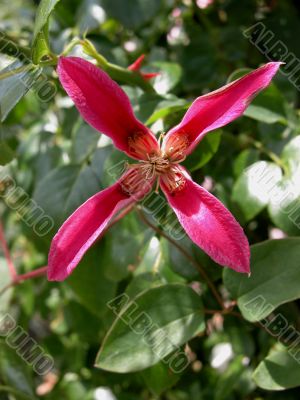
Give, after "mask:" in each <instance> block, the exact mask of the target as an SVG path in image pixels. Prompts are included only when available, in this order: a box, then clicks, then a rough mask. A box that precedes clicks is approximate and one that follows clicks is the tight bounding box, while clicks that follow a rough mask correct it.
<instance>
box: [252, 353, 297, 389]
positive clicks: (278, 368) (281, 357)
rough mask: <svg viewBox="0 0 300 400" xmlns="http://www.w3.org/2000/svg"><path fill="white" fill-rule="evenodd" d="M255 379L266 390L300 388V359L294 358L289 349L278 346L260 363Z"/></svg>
mask: <svg viewBox="0 0 300 400" xmlns="http://www.w3.org/2000/svg"><path fill="white" fill-rule="evenodd" d="M253 379H254V380H255V382H256V384H257V385H258V386H259V387H260V388H262V389H265V390H285V389H290V388H294V387H297V386H300V364H299V359H296V358H295V357H293V356H292V355H291V354H290V353H289V351H288V349H287V348H284V347H283V346H277V348H276V349H274V350H272V351H271V352H270V354H269V355H268V356H267V357H266V358H264V359H263V361H261V362H260V364H259V365H258V367H257V368H256V369H255V371H254V374H253Z"/></svg>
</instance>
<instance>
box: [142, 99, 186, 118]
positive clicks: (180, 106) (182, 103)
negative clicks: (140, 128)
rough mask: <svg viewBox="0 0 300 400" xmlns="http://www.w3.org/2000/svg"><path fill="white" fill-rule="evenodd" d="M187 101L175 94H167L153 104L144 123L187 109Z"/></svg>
mask: <svg viewBox="0 0 300 400" xmlns="http://www.w3.org/2000/svg"><path fill="white" fill-rule="evenodd" d="M188 106H189V103H187V102H186V100H183V99H179V98H177V97H176V96H173V95H169V96H168V97H165V99H162V100H161V101H159V102H158V103H156V104H155V108H154V109H153V111H152V114H151V115H150V116H149V117H148V119H147V121H146V122H145V124H146V125H152V124H153V123H154V122H156V121H157V120H159V119H161V118H165V117H167V116H168V115H170V114H172V113H176V112H178V111H182V110H187V109H188Z"/></svg>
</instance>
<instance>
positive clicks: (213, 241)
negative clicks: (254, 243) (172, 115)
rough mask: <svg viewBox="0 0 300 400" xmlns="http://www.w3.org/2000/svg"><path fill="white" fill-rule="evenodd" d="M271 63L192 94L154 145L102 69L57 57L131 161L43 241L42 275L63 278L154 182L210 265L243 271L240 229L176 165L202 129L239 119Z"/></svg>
mask: <svg viewBox="0 0 300 400" xmlns="http://www.w3.org/2000/svg"><path fill="white" fill-rule="evenodd" d="M279 66H280V63H276V62H271V63H268V64H266V65H264V66H263V67H261V68H258V69H257V70H255V71H253V72H251V73H249V74H248V75H246V76H244V77H242V78H241V79H238V80H236V81H234V82H232V83H230V84H229V85H226V86H224V87H223V88H221V89H219V90H216V91H214V92H212V93H210V94H207V95H204V96H201V97H198V98H197V99H196V100H195V101H194V103H193V104H192V105H191V107H190V108H189V110H188V111H187V112H186V114H185V116H184V117H183V119H182V121H181V122H180V123H179V124H178V125H177V126H175V127H174V128H173V129H171V130H170V131H169V132H168V133H167V134H166V136H165V137H164V139H163V142H162V146H161V148H160V146H159V143H158V141H157V140H156V138H155V136H154V135H153V133H152V132H151V131H150V130H149V129H148V128H147V127H146V126H144V125H143V124H142V123H141V122H140V121H138V120H137V118H136V117H135V115H134V113H133V110H132V108H131V105H130V102H129V99H128V97H127V95H126V94H125V93H124V92H123V90H122V89H121V88H120V87H119V86H118V85H117V84H116V83H115V82H114V81H113V80H112V79H110V77H109V76H108V75H107V74H106V73H105V72H103V71H102V70H100V69H99V68H97V67H95V66H94V65H93V64H91V63H89V62H87V61H85V60H83V59H81V58H77V57H67V58H65V57H61V58H60V60H59V65H58V75H59V78H60V81H61V83H62V85H63V87H64V89H65V90H66V92H67V93H68V95H69V96H70V97H71V99H72V100H73V101H74V103H75V105H76V107H77V108H78V110H79V112H80V113H81V115H82V117H83V118H84V119H85V120H86V121H87V122H88V123H89V124H90V125H92V126H93V127H94V128H95V129H97V130H99V131H100V132H102V133H104V134H106V135H107V136H109V137H110V138H111V139H112V141H113V143H114V145H115V146H116V147H117V148H118V149H119V150H122V151H123V152H125V153H126V154H127V155H129V156H130V157H132V158H133V159H135V160H137V163H136V164H133V165H131V166H129V168H128V169H127V171H126V172H125V173H124V175H123V176H122V177H121V178H120V179H119V180H118V181H117V182H116V183H115V184H114V185H112V186H110V187H108V188H107V189H105V190H103V191H101V192H99V193H97V194H95V195H94V196H92V197H91V198H90V199H88V200H87V201H86V202H85V203H84V204H82V205H81V206H80V207H79V208H78V209H77V210H76V211H75V212H74V213H73V214H72V215H71V216H70V217H69V218H68V219H67V220H66V221H65V223H64V224H63V225H62V227H61V228H60V229H59V231H58V232H57V234H56V235H55V237H54V239H53V241H52V244H51V249H50V253H49V263H48V278H49V279H50V280H58V281H60V280H63V279H65V278H66V277H67V276H68V275H69V274H70V273H71V272H72V270H73V269H74V268H75V267H76V266H77V264H78V263H79V261H80V260H81V258H82V257H83V255H84V253H85V252H86V251H87V250H88V248H89V247H91V246H92V244H93V243H94V242H95V241H96V239H97V238H98V237H99V235H100V234H101V232H103V230H104V229H105V227H106V226H107V224H108V223H109V221H110V220H111V219H112V218H113V217H114V216H115V215H116V213H118V212H119V211H120V210H121V209H122V208H124V207H126V206H128V205H129V204H132V203H134V202H135V201H137V200H138V199H140V198H142V197H143V196H145V195H146V194H147V193H148V192H149V191H150V189H151V188H152V186H153V185H154V184H155V182H157V183H158V184H159V185H160V187H161V189H162V191H163V192H164V194H165V196H166V198H167V200H168V202H169V204H170V205H171V207H172V208H173V210H174V212H175V213H176V215H177V217H178V219H179V221H180V223H181V225H182V226H183V228H184V229H185V231H186V233H187V234H188V236H189V237H190V238H191V240H192V241H193V242H195V243H196V244H197V245H198V246H199V247H201V248H202V249H203V250H204V251H205V252H206V253H207V254H209V255H210V257H211V258H212V259H213V260H215V261H216V262H217V263H219V264H221V265H223V266H227V267H230V268H232V269H234V270H235V271H237V272H244V273H249V271H250V265H249V264H250V251H249V244H248V241H247V238H246V236H245V235H244V232H243V230H242V228H241V227H240V225H239V224H238V223H237V221H236V220H235V219H234V217H233V216H232V215H231V214H230V212H229V211H228V210H227V209H226V208H225V207H224V206H223V205H222V203H221V202H220V201H219V200H218V199H216V198H215V197H214V196H213V195H212V194H210V193H209V192H208V191H206V190H205V189H204V188H202V187H201V186H199V185H197V183H195V182H193V180H192V179H191V177H190V175H189V174H188V172H187V171H186V170H185V169H184V167H182V166H181V165H180V162H181V161H183V160H184V159H185V157H186V156H187V155H189V154H190V153H191V152H192V151H193V149H194V148H195V147H196V146H197V144H198V143H199V142H200V141H201V140H202V139H203V137H204V136H205V135H206V134H207V133H208V132H210V131H212V130H214V129H216V128H220V127H221V126H224V125H226V124H228V123H229V122H231V121H233V120H234V119H236V118H237V117H239V116H240V115H241V114H242V113H243V112H244V111H245V109H246V108H247V106H248V104H249V102H250V101H251V99H252V98H253V97H254V96H255V95H256V94H257V93H258V92H259V91H260V90H262V89H264V88H265V87H266V86H268V84H269V83H270V81H271V79H272V77H273V76H274V75H275V73H276V71H277V70H278V68H279Z"/></svg>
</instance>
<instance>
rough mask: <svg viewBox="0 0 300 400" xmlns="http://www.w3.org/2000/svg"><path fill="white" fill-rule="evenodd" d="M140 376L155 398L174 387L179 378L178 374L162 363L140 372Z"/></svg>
mask: <svg viewBox="0 0 300 400" xmlns="http://www.w3.org/2000/svg"><path fill="white" fill-rule="evenodd" d="M141 375H142V378H143V379H144V381H145V383H146V385H147V386H148V388H149V390H151V392H152V393H153V394H155V395H156V396H159V395H161V394H162V393H163V392H164V391H166V390H167V389H169V388H171V387H172V386H174V385H175V383H176V382H178V381H179V379H180V377H181V375H180V374H179V373H175V372H174V371H173V370H172V369H170V368H169V367H168V365H166V364H164V363H163V362H162V361H160V362H159V363H157V364H156V365H153V366H152V367H150V368H147V369H145V370H144V371H142V372H141Z"/></svg>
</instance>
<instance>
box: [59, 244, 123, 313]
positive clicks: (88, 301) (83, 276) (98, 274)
mask: <svg viewBox="0 0 300 400" xmlns="http://www.w3.org/2000/svg"><path fill="white" fill-rule="evenodd" d="M102 250H103V246H101V244H99V245H96V246H94V247H93V248H92V249H90V250H89V251H88V252H87V253H86V255H85V256H84V258H83V260H82V261H81V262H80V264H79V265H78V266H77V267H76V269H75V271H74V272H73V273H72V275H71V276H70V277H69V278H68V281H67V283H68V285H70V286H71V288H72V290H73V291H74V292H75V294H76V296H77V297H78V300H79V301H80V303H82V304H83V305H84V306H85V307H86V308H87V309H88V310H89V311H91V312H92V313H94V314H96V315H98V316H102V315H103V314H105V312H107V311H108V308H107V305H106V303H107V302H108V301H109V300H111V299H112V298H113V297H114V295H115V292H116V289H117V285H116V283H114V282H112V281H110V280H109V279H107V278H106V277H105V275H104V265H103V264H104V262H105V260H103V256H102ZM103 261H104V262H103Z"/></svg>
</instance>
